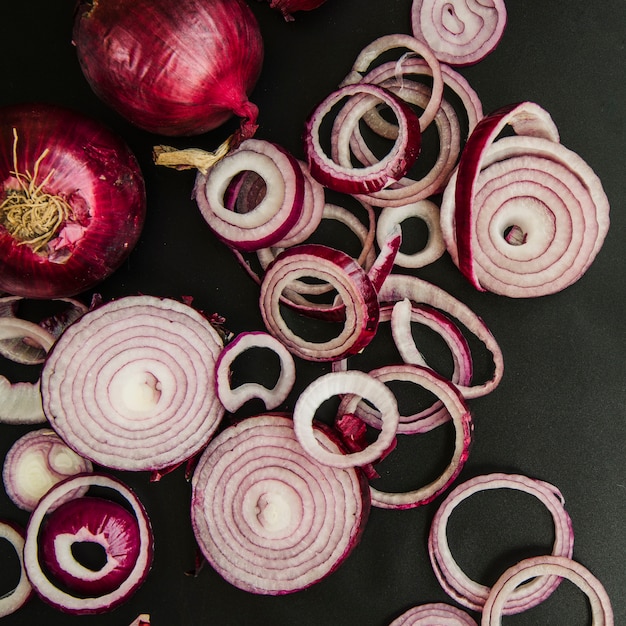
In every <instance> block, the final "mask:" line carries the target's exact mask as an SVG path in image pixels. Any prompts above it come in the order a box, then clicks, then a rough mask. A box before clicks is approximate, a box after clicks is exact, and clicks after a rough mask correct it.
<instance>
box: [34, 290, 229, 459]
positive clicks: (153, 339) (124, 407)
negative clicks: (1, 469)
mask: <svg viewBox="0 0 626 626" xmlns="http://www.w3.org/2000/svg"><path fill="white" fill-rule="evenodd" d="M222 348H223V343H222V339H221V337H220V335H219V333H218V332H217V331H216V330H215V328H213V326H211V324H210V323H209V322H208V320H207V319H206V318H205V317H204V316H202V315H201V314H200V313H199V312H198V311H196V310H195V309H193V308H192V307H191V306H189V305H186V304H184V303H182V302H178V301H176V300H172V299H168V298H158V297H154V296H126V297H124V298H120V299H118V300H114V301H111V302H108V303H107V304H104V305H102V306H100V307H98V308H96V309H94V310H92V311H90V312H89V313H86V314H85V315H84V316H83V317H82V318H81V319H80V320H78V321H77V322H75V323H74V324H72V325H71V326H70V327H69V328H68V329H67V330H66V331H65V333H64V334H63V335H62V336H61V338H60V339H59V340H58V341H57V343H56V344H55V346H54V348H53V350H52V351H51V353H50V355H49V357H48V360H47V361H46V363H45V365H44V368H43V372H42V377H41V390H42V398H43V406H44V411H45V413H46V415H47V417H48V419H49V421H50V424H51V426H52V427H53V428H54V429H55V430H56V431H57V433H58V434H59V435H60V436H61V438H62V439H64V441H66V443H67V444H68V445H69V446H70V447H72V448H73V449H74V450H75V451H76V452H78V453H79V454H80V455H81V456H83V457H85V458H88V459H90V460H92V461H94V462H95V463H98V464H100V465H104V466H106V467H111V468H115V469H125V470H134V471H142V470H154V469H163V468H166V467H169V466H172V465H175V464H177V463H181V462H183V461H185V460H187V459H188V458H190V457H191V456H193V455H194V454H196V453H197V452H198V451H200V450H201V449H202V448H203V447H204V446H205V445H206V443H207V441H208V440H209V438H210V437H211V435H212V434H213V432H214V431H215V430H216V428H217V426H218V425H219V422H220V420H221V418H222V416H223V413H224V407H223V406H222V405H221V403H220V402H219V400H218V398H217V396H216V395H215V392H214V376H215V372H214V367H215V361H216V359H217V357H218V356H219V353H220V351H221V350H222Z"/></svg>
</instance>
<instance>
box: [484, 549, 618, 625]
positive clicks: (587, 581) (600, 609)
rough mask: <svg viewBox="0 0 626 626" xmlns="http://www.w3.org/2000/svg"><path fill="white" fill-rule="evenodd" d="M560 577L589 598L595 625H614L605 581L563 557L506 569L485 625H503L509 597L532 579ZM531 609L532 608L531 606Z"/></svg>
mask: <svg viewBox="0 0 626 626" xmlns="http://www.w3.org/2000/svg"><path fill="white" fill-rule="evenodd" d="M546 576H558V577H559V578H564V579H567V580H569V581H570V582H572V583H573V584H574V585H576V586H577V587H578V588H579V589H580V590H581V591H582V592H583V593H585V595H586V596H587V598H588V600H589V606H590V608H591V623H592V626H613V623H614V616H613V607H612V606H611V600H610V598H609V596H608V594H607V592H606V589H605V588H604V586H603V585H602V583H601V582H600V581H599V580H598V579H597V578H596V577H595V576H594V575H593V574H592V573H591V572H590V571H589V570H588V569H587V568H586V567H585V566H583V565H581V564H580V563H578V562H577V561H573V560H572V559H570V558H567V557H564V556H553V555H545V556H535V557H530V558H528V559H523V560H522V561H520V562H519V563H517V564H516V565H513V566H511V567H510V568H509V569H508V570H506V571H505V572H504V573H503V574H502V575H501V576H500V578H498V580H497V581H496V582H495V584H494V585H493V587H492V588H491V592H490V594H489V597H488V598H487V601H486V602H485V606H484V607H483V614H482V620H481V622H480V623H481V625H482V626H500V624H501V623H502V621H501V616H502V614H503V613H504V607H505V606H506V604H507V601H508V599H509V598H510V597H511V595H512V594H513V593H514V592H515V591H516V590H517V589H520V588H522V587H524V586H525V585H526V583H528V582H529V581H532V580H537V579H541V578H545V577H546ZM528 608H530V607H528Z"/></svg>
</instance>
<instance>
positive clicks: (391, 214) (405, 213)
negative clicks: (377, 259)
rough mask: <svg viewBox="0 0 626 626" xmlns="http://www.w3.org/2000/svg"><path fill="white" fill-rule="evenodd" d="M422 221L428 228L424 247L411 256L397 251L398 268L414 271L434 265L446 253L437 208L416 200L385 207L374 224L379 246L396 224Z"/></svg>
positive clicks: (428, 201) (427, 201)
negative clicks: (401, 204)
mask: <svg viewBox="0 0 626 626" xmlns="http://www.w3.org/2000/svg"><path fill="white" fill-rule="evenodd" d="M410 218H418V219H420V220H422V221H423V222H424V223H425V224H426V226H427V228H428V241H427V242H426V245H425V246H424V247H423V248H422V249H421V250H418V251H417V252H414V253H413V254H408V253H406V252H402V251H401V250H399V251H398V253H397V254H396V257H395V261H394V262H395V264H396V265H397V266H399V267H404V268H412V269H416V268H419V267H424V266H425V265H429V264H430V263H434V262H435V261H436V260H437V259H439V258H440V257H441V256H442V255H443V253H444V252H445V251H446V244H445V243H444V241H443V235H442V233H441V223H440V220H439V207H438V206H437V205H436V204H435V203H434V202H432V201H431V200H418V201H416V202H412V203H410V204H405V205H403V206H399V207H385V208H384V209H383V210H382V211H381V212H380V215H379V216H378V222H377V224H376V239H377V242H378V245H379V246H381V245H382V242H383V240H384V237H385V235H386V233H388V232H389V231H390V230H391V229H392V228H393V227H394V226H395V225H396V224H397V225H401V224H402V222H404V221H406V220H408V219H410Z"/></svg>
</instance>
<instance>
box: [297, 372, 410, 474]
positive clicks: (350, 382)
mask: <svg viewBox="0 0 626 626" xmlns="http://www.w3.org/2000/svg"><path fill="white" fill-rule="evenodd" d="M345 393H352V394H356V395H358V396H359V397H362V398H366V399H367V400H369V401H370V402H371V403H372V404H374V406H375V407H376V408H377V409H378V411H379V412H380V416H381V428H380V433H379V435H378V438H377V439H376V441H375V442H373V443H372V444H370V445H368V446H367V447H366V448H365V449H363V450H360V451H358V452H351V453H349V454H345V453H341V454H338V453H336V452H330V451H328V450H327V449H325V448H323V447H322V446H320V445H319V442H318V441H317V439H316V437H315V430H314V418H315V413H316V411H317V409H318V408H319V407H320V406H321V404H322V403H323V402H325V401H326V400H329V399H330V398H332V397H334V396H339V395H342V394H345ZM399 421H400V414H399V413H398V404H397V402H396V399H395V397H394V395H393V393H391V391H390V390H389V389H388V388H387V386H386V385H384V384H383V383H382V382H380V381H378V380H377V379H375V378H373V377H372V376H369V375H368V374H365V373H364V372H359V371H357V370H350V371H346V372H330V373H328V374H324V375H323V376H320V377H319V378H317V379H316V380H314V381H313V382H312V383H310V384H309V386H308V387H307V388H306V389H305V390H304V391H303V392H302V393H301V394H300V397H299V398H298V401H297V402H296V405H295V407H294V410H293V423H294V430H295V433H296V437H297V438H298V441H299V442H300V445H301V446H302V447H303V448H304V450H306V452H307V454H309V455H310V456H311V457H312V458H314V459H315V460H316V461H318V462H319V463H323V464H324V465H330V466H332V467H341V468H346V467H357V466H364V465H368V464H369V463H373V462H374V461H377V460H379V459H380V458H381V457H383V456H384V454H385V452H386V451H387V450H388V449H389V448H390V447H391V446H392V445H393V443H394V442H395V438H396V432H397V429H398V423H399Z"/></svg>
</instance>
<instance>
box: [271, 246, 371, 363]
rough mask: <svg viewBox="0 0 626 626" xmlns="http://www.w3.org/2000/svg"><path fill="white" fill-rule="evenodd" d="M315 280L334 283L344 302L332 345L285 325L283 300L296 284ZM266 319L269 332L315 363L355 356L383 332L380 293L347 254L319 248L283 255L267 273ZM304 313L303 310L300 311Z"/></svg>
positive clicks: (330, 308) (332, 308) (291, 250)
mask: <svg viewBox="0 0 626 626" xmlns="http://www.w3.org/2000/svg"><path fill="white" fill-rule="evenodd" d="M305 276H311V277H315V278H318V279H321V280H322V281H325V282H328V283H330V284H331V285H332V286H333V287H335V289H336V290H337V292H338V296H339V298H340V299H341V302H342V303H343V305H342V307H341V316H340V317H339V318H334V319H340V320H341V321H343V322H344V327H343V330H342V331H341V333H340V334H339V335H338V336H337V337H335V338H333V339H331V340H329V341H326V342H319V343H318V342H313V341H307V340H305V339H302V338H301V337H299V336H298V335H296V334H295V333H294V332H293V331H292V330H291V329H290V328H289V327H288V326H287V324H286V322H285V321H284V319H283V317H282V315H281V312H280V304H281V296H282V294H283V291H284V290H285V289H286V288H288V287H289V286H290V285H291V284H292V283H293V281H295V280H297V279H300V278H304V277H305ZM260 307H261V315H262V317H263V320H264V322H265V325H266V327H267V329H268V330H269V332H270V333H271V334H272V335H274V336H275V337H276V338H277V339H279V340H280V341H281V342H282V343H283V344H285V345H286V346H287V349H288V350H289V351H290V352H292V353H293V354H295V355H297V356H299V357H301V358H303V359H307V360H311V361H332V360H336V359H340V358H343V357H345V356H347V355H348V354H354V353H356V352H359V350H361V349H362V348H364V347H365V346H366V345H367V344H368V343H369V342H370V341H371V340H372V338H373V336H374V335H375V333H376V329H377V327H378V316H379V308H378V299H377V294H376V290H375V289H374V286H373V285H372V281H371V280H370V279H369V277H368V275H367V273H366V272H365V270H364V269H363V268H362V267H361V266H360V265H359V264H358V263H357V262H356V261H355V260H354V259H353V258H352V257H350V256H348V255H347V254H346V253H344V252H341V251H339V250H335V249H334V248H330V247H328V246H323V245H319V244H301V245H299V246H293V247H292V248H288V249H287V250H285V251H284V252H282V253H281V254H279V255H278V256H277V257H276V259H275V260H274V262H273V263H272V264H271V265H270V266H269V267H268V268H267V271H266V272H265V276H264V277H263V281H262V283H261V291H260ZM300 310H302V309H300ZM324 310H326V311H328V312H329V313H330V312H332V311H334V312H336V311H337V306H335V305H321V304H320V305H317V306H315V307H311V308H310V309H309V312H310V313H311V314H315V312H318V313H319V312H320V311H321V312H323V311H324Z"/></svg>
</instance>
